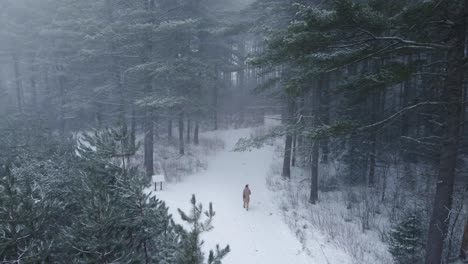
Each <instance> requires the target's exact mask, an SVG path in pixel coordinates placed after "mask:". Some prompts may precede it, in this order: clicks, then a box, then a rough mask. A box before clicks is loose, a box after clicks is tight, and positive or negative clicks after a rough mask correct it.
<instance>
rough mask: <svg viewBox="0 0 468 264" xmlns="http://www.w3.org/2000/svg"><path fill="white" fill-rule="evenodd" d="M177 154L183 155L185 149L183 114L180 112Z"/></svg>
mask: <svg viewBox="0 0 468 264" xmlns="http://www.w3.org/2000/svg"><path fill="white" fill-rule="evenodd" d="M179 154H180V155H184V154H185V147H184V113H183V112H181V113H180V114H179Z"/></svg>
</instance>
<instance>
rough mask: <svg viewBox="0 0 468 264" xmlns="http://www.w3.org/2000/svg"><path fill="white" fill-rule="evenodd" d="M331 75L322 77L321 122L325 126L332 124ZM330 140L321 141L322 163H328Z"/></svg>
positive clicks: (326, 138)
mask: <svg viewBox="0 0 468 264" xmlns="http://www.w3.org/2000/svg"><path fill="white" fill-rule="evenodd" d="M330 81H331V78H330V73H324V74H323V77H322V85H321V86H322V87H321V89H320V90H321V95H320V121H321V123H323V124H324V125H328V124H329V123H330V86H331V85H330ZM328 144H329V140H328V137H324V138H322V139H321V140H320V149H321V154H322V159H321V162H322V163H325V164H326V163H328V154H329V152H330V151H329V148H328Z"/></svg>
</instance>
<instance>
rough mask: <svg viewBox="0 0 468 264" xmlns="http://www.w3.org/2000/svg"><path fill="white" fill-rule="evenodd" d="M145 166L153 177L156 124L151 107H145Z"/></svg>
mask: <svg viewBox="0 0 468 264" xmlns="http://www.w3.org/2000/svg"><path fill="white" fill-rule="evenodd" d="M144 128H145V142H144V143H145V144H144V148H145V168H146V176H148V177H151V176H152V175H153V174H154V161H153V153H154V142H153V140H154V126H153V115H152V110H151V109H150V108H149V107H145V121H144Z"/></svg>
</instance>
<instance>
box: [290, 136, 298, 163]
mask: <svg viewBox="0 0 468 264" xmlns="http://www.w3.org/2000/svg"><path fill="white" fill-rule="evenodd" d="M296 147H297V135H296V134H294V136H293V138H292V157H291V166H292V167H295V166H296V155H297V153H296V152H297V149H296Z"/></svg>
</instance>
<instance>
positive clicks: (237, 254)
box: [148, 129, 352, 264]
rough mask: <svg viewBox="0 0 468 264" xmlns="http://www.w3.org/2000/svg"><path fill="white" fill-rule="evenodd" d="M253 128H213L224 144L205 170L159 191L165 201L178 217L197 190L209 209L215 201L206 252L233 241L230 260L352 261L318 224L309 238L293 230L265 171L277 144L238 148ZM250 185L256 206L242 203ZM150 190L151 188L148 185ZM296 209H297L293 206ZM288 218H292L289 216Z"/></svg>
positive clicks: (214, 135) (253, 202) (225, 261)
mask: <svg viewBox="0 0 468 264" xmlns="http://www.w3.org/2000/svg"><path fill="white" fill-rule="evenodd" d="M251 132H253V130H252V129H239V130H226V131H219V132H209V133H208V134H205V135H204V136H210V137H211V138H221V139H222V140H223V141H224V142H225V145H226V146H225V148H224V149H223V150H221V151H219V152H217V153H216V154H211V156H210V157H208V159H207V160H208V166H207V169H206V170H204V171H198V172H197V173H195V174H193V175H190V176H188V177H185V178H184V179H183V180H182V181H180V182H173V183H170V184H168V185H167V186H166V187H165V189H164V190H163V191H162V192H160V191H157V192H154V194H155V195H156V196H157V197H158V198H160V199H162V200H164V201H166V203H167V204H168V206H169V207H170V209H171V212H172V214H173V215H174V216H175V219H176V220H180V217H179V216H178V213H177V208H181V209H182V210H187V209H189V206H190V203H189V199H190V197H191V195H192V194H195V195H196V197H197V199H198V201H200V202H202V203H203V204H204V205H205V208H207V206H208V203H209V202H213V206H214V210H215V211H216V216H215V219H214V222H213V224H214V230H212V231H211V232H209V233H206V234H204V236H203V239H204V240H205V245H204V248H205V249H206V251H208V250H209V249H213V248H215V246H216V244H218V243H219V244H220V245H221V246H223V245H225V244H229V245H230V246H231V250H232V252H231V253H230V254H229V255H228V256H227V257H226V259H225V260H224V261H223V263H225V264H230V263H258V264H261V263H269V264H270V263H282V264H283V263H297V264H300V263H319V264H320V263H325V264H326V263H331V264H333V263H352V257H351V256H350V255H349V254H347V253H345V251H344V250H342V249H340V248H339V247H338V246H337V245H336V244H335V243H333V241H331V240H329V239H328V238H327V237H326V236H324V235H321V231H320V230H319V229H316V227H315V226H310V227H305V228H309V229H310V228H311V229H313V230H310V232H307V236H308V239H307V243H306V244H301V241H300V240H299V239H298V237H297V236H296V235H295V234H294V233H293V232H296V230H295V229H291V228H290V227H289V226H288V224H287V222H289V221H285V218H284V216H285V215H284V214H283V212H284V210H281V208H280V203H277V202H275V197H277V195H275V194H274V193H273V192H272V191H271V190H270V189H269V187H268V184H267V180H266V176H267V175H268V172H269V170H270V167H271V166H270V165H271V162H272V160H274V158H275V155H276V153H275V148H274V147H273V146H267V147H265V148H262V149H258V150H253V151H251V152H233V151H232V149H233V147H234V144H235V143H236V142H237V140H238V139H239V138H240V137H246V136H248V135H249V134H250V133H251ZM245 184H249V185H250V187H251V190H252V198H251V208H250V210H249V211H248V212H247V211H245V209H243V208H242V189H243V187H244V186H245ZM148 191H151V189H148ZM290 209H291V210H294V208H290ZM286 219H287V218H286Z"/></svg>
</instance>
